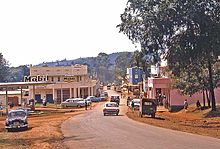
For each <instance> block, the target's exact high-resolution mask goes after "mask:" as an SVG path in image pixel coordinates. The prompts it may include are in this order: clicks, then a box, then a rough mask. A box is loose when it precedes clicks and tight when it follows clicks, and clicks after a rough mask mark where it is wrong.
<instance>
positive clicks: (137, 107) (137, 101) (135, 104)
mask: <svg viewBox="0 0 220 149" xmlns="http://www.w3.org/2000/svg"><path fill="white" fill-rule="evenodd" d="M132 102H134V109H139V108H140V104H141V99H138V98H134V99H132V100H131V101H130V104H129V107H131V103H132Z"/></svg>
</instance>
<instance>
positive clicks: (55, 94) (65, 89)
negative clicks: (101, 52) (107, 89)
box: [24, 65, 98, 103]
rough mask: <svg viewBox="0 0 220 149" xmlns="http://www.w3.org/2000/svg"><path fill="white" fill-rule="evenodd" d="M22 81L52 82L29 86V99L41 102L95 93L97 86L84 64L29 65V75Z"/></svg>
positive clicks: (57, 100)
mask: <svg viewBox="0 0 220 149" xmlns="http://www.w3.org/2000/svg"><path fill="white" fill-rule="evenodd" d="M24 81H25V82H38V81H39V82H42V81H43V82H44V81H45V82H50V83H53V84H49V85H43V86H35V87H33V86H30V87H29V98H30V99H35V100H36V101H37V102H42V99H44V98H46V99H47V101H48V102H51V103H53V102H56V103H61V102H62V101H64V100H65V99H68V98H76V97H87V96H93V95H96V93H97V86H98V82H97V81H96V80H94V79H92V78H90V77H89V75H88V69H87V66H86V65H72V66H46V67H45V66H41V67H38V66H30V76H25V77H24ZM33 96H35V97H33Z"/></svg>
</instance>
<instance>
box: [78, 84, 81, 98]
mask: <svg viewBox="0 0 220 149" xmlns="http://www.w3.org/2000/svg"><path fill="white" fill-rule="evenodd" d="M78 97H79V98H80V97H81V95H80V87H79V88H78Z"/></svg>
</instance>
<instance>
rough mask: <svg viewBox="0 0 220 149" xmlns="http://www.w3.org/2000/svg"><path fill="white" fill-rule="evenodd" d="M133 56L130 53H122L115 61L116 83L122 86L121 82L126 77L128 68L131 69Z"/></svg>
mask: <svg viewBox="0 0 220 149" xmlns="http://www.w3.org/2000/svg"><path fill="white" fill-rule="evenodd" d="M131 60H132V56H131V53H129V52H123V53H121V54H120V55H119V56H118V57H117V58H116V60H115V64H116V66H115V73H114V74H115V81H116V84H120V82H121V80H123V79H125V77H126V68H129V67H131V65H130V64H131Z"/></svg>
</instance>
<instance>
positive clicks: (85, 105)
mask: <svg viewBox="0 0 220 149" xmlns="http://www.w3.org/2000/svg"><path fill="white" fill-rule="evenodd" d="M85 110H87V100H85Z"/></svg>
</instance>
